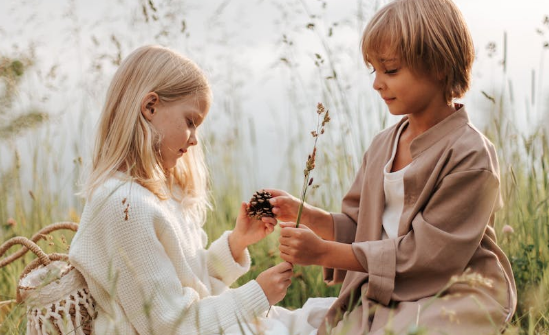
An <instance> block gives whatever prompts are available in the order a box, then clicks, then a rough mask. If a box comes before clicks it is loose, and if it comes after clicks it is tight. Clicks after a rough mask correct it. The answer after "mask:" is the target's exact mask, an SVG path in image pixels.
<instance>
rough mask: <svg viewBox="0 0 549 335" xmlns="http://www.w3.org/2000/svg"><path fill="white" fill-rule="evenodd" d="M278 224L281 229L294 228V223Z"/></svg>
mask: <svg viewBox="0 0 549 335" xmlns="http://www.w3.org/2000/svg"><path fill="white" fill-rule="evenodd" d="M279 224H280V227H282V228H286V227H288V228H295V222H280V223H279Z"/></svg>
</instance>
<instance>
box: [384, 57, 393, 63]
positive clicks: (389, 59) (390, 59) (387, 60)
mask: <svg viewBox="0 0 549 335" xmlns="http://www.w3.org/2000/svg"><path fill="white" fill-rule="evenodd" d="M396 60H397V58H396V57H393V58H387V59H386V58H381V62H382V63H385V62H391V61H396Z"/></svg>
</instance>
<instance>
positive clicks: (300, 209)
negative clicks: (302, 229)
mask: <svg viewBox="0 0 549 335" xmlns="http://www.w3.org/2000/svg"><path fill="white" fill-rule="evenodd" d="M304 202H305V201H304V199H301V203H300V204H299V210H298V211H297V220H296V221H295V227H296V228H299V221H300V220H301V212H303V203H304Z"/></svg>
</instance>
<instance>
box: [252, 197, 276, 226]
mask: <svg viewBox="0 0 549 335" xmlns="http://www.w3.org/2000/svg"><path fill="white" fill-rule="evenodd" d="M272 197H273V196H272V195H271V193H269V192H267V191H265V190H263V191H257V192H255V193H254V195H253V196H252V198H251V199H250V202H249V203H248V207H247V208H246V210H247V211H248V216H249V217H251V218H254V219H256V220H261V218H262V217H264V216H266V217H269V218H274V217H275V215H274V214H273V206H272V205H271V203H270V202H269V199H271V198H272Z"/></svg>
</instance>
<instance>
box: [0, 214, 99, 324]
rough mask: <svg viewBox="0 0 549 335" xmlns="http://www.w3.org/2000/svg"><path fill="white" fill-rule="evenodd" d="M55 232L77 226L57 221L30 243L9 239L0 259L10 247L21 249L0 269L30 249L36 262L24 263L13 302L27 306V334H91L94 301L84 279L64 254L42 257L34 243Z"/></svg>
mask: <svg viewBox="0 0 549 335" xmlns="http://www.w3.org/2000/svg"><path fill="white" fill-rule="evenodd" d="M58 229H71V230H74V231H76V230H77V229H78V225H77V224H76V223H72V222H60V223H55V224H52V225H50V226H47V227H45V228H43V229H42V230H40V231H39V232H38V233H36V234H35V235H34V236H33V237H32V238H31V239H30V240H29V239H27V238H26V237H13V238H11V239H9V240H8V241H6V242H5V243H4V244H2V245H1V246H0V257H2V256H3V255H4V254H5V253H6V251H7V250H8V249H9V248H11V247H12V246H13V245H16V244H21V245H23V246H24V247H23V248H22V249H21V250H19V251H17V252H16V253H13V254H12V255H10V256H9V257H6V258H5V259H3V260H1V261H0V267H4V266H6V265H7V264H9V263H11V262H13V261H14V260H16V259H18V258H19V257H21V256H23V255H24V254H25V253H26V252H27V251H28V250H31V251H32V252H33V253H34V254H35V255H36V256H38V258H37V259H35V260H34V261H32V262H31V263H30V264H28V265H27V266H26V267H25V269H24V270H23V273H22V274H21V277H20V278H19V283H18V286H17V302H18V303H24V304H25V305H26V306H27V335H45V334H61V335H66V334H75V335H89V334H92V333H93V320H94V319H95V317H96V316H97V313H96V311H95V302H94V300H93V298H92V296H91V295H90V292H89V290H88V287H87V284H86V281H85V280H84V277H82V275H81V274H80V272H78V270H76V269H75V268H74V267H73V266H72V265H70V263H69V261H68V255H67V254H57V253H54V254H50V255H47V254H45V253H44V252H43V251H42V249H40V247H39V246H38V245H36V243H35V242H37V241H38V240H39V239H40V238H42V237H44V236H45V235H46V234H49V233H50V232H52V231H54V230H58Z"/></svg>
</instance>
